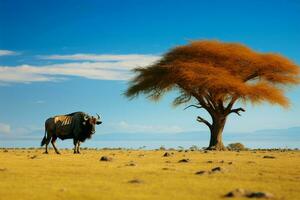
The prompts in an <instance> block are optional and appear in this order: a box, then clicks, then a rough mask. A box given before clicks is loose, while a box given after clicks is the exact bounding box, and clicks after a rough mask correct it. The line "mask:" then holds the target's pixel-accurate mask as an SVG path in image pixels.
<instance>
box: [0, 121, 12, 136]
mask: <svg viewBox="0 0 300 200" xmlns="http://www.w3.org/2000/svg"><path fill="white" fill-rule="evenodd" d="M10 132H11V127H10V125H9V124H5V123H0V134H8V133H10Z"/></svg>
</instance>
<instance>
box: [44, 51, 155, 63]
mask: <svg viewBox="0 0 300 200" xmlns="http://www.w3.org/2000/svg"><path fill="white" fill-rule="evenodd" d="M38 57H39V58H40V59H46V60H76V61H101V62H102V61H106V62H108V61H112V62H133V63H138V64H148V63H151V62H154V61H156V60H158V59H159V58H160V56H155V55H149V54H119V55H118V54H82V53H80V54H71V55H47V56H38Z"/></svg>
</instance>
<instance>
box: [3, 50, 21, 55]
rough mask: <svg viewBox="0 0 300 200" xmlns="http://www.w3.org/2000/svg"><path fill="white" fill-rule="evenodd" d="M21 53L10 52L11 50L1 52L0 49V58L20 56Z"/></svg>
mask: <svg viewBox="0 0 300 200" xmlns="http://www.w3.org/2000/svg"><path fill="white" fill-rule="evenodd" d="M18 54H19V53H17V52H15V51H9V50H1V49H0V56H12V55H18Z"/></svg>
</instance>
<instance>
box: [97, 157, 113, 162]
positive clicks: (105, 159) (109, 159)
mask: <svg viewBox="0 0 300 200" xmlns="http://www.w3.org/2000/svg"><path fill="white" fill-rule="evenodd" d="M100 161H112V158H110V157H107V156H102V157H101V158H100Z"/></svg>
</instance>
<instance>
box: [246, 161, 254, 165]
mask: <svg viewBox="0 0 300 200" xmlns="http://www.w3.org/2000/svg"><path fill="white" fill-rule="evenodd" d="M247 163H249V164H255V162H254V161H248V162H247Z"/></svg>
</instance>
